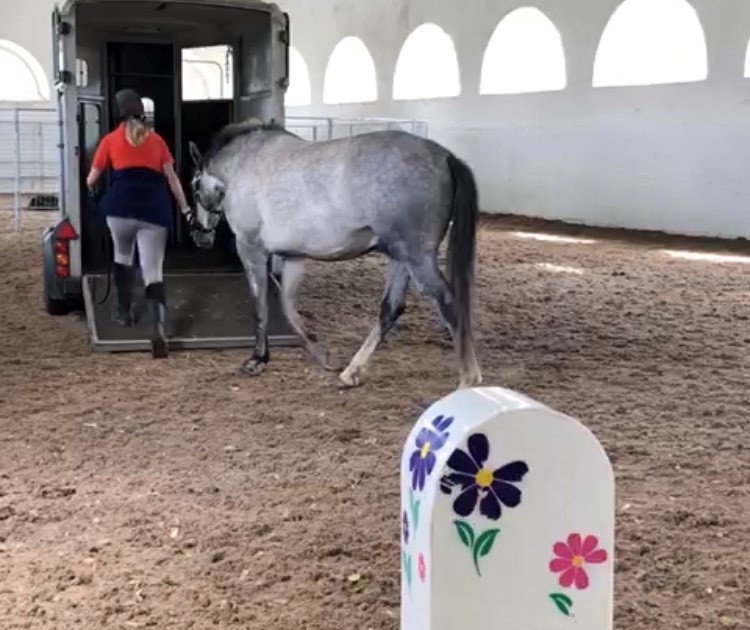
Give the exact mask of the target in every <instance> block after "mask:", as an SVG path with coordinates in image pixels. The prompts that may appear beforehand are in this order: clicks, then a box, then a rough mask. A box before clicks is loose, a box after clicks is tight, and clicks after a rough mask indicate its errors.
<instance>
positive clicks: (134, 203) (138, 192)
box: [99, 167, 172, 229]
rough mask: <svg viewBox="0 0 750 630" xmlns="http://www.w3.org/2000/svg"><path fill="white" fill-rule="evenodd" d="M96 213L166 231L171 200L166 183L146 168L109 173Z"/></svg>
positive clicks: (169, 218)
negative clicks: (161, 228)
mask: <svg viewBox="0 0 750 630" xmlns="http://www.w3.org/2000/svg"><path fill="white" fill-rule="evenodd" d="M99 211H100V212H101V213H102V214H103V215H104V216H105V217H119V218H122V219H138V220H140V221H145V222H147V223H153V224H155V225H161V226H163V227H165V228H167V229H169V228H170V226H171V225H172V198H171V197H170V195H169V188H168V187H167V179H166V177H164V174H163V173H159V172H157V171H154V170H152V169H150V168H142V167H133V168H123V169H119V170H113V171H112V174H111V176H110V179H109V188H108V189H107V192H106V193H105V194H104V197H102V200H101V202H100V205H99Z"/></svg>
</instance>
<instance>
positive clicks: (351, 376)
mask: <svg viewBox="0 0 750 630" xmlns="http://www.w3.org/2000/svg"><path fill="white" fill-rule="evenodd" d="M339 382H340V383H341V386H342V387H343V388H344V389H351V388H352V387H359V384H360V380H359V374H358V373H357V372H356V371H355V370H349V369H346V370H344V371H343V372H342V373H341V374H340V375H339Z"/></svg>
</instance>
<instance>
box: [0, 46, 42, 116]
mask: <svg viewBox="0 0 750 630" xmlns="http://www.w3.org/2000/svg"><path fill="white" fill-rule="evenodd" d="M0 76H2V84H1V85H0V101H13V102H29V101H48V100H49V97H50V86H49V80H48V79H47V75H46V73H45V72H44V69H43V68H42V66H41V65H40V64H39V62H38V61H37V60H36V58H35V57H34V55H32V54H31V53H30V52H29V51H27V50H26V49H25V48H23V47H22V46H19V45H18V44H15V43H13V42H11V41H8V40H7V39H0Z"/></svg>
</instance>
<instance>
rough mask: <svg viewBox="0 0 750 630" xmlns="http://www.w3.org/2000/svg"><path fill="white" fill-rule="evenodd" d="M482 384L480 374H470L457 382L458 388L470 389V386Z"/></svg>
mask: <svg viewBox="0 0 750 630" xmlns="http://www.w3.org/2000/svg"><path fill="white" fill-rule="evenodd" d="M481 384H482V375H481V374H472V375H471V376H468V377H466V378H462V379H461V382H460V383H459V384H458V389H470V388H472V387H479V386H480V385H481Z"/></svg>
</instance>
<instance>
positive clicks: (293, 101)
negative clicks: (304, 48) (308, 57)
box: [284, 46, 312, 107]
mask: <svg viewBox="0 0 750 630" xmlns="http://www.w3.org/2000/svg"><path fill="white" fill-rule="evenodd" d="M311 102H312V90H311V87H310V71H309V70H308V68H307V62H306V61H305V58H304V57H303V56H302V54H301V53H300V52H299V51H298V50H297V49H296V48H295V47H294V46H290V47H289V87H288V88H287V90H286V94H285V95H284V104H285V105H286V106H287V107H304V106H305V105H309V104H310V103H311Z"/></svg>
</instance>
